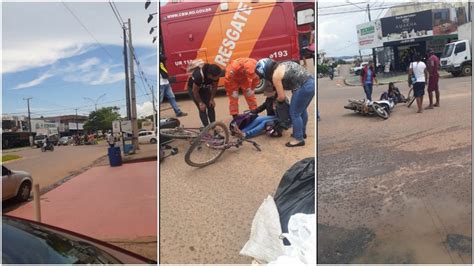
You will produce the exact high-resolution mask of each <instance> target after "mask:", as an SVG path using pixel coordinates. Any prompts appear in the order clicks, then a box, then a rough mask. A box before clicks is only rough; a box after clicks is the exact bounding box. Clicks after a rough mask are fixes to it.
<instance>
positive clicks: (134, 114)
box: [128, 19, 140, 152]
mask: <svg viewBox="0 0 474 266" xmlns="http://www.w3.org/2000/svg"><path fill="white" fill-rule="evenodd" d="M128 49H129V52H130V58H131V59H132V60H130V87H131V91H130V96H131V108H130V109H131V115H132V116H131V122H132V135H133V137H132V145H133V151H134V152H135V151H136V150H139V149H140V147H138V121H137V99H136V95H135V70H134V68H133V58H134V57H135V55H134V53H133V44H132V23H131V22H130V19H128Z"/></svg>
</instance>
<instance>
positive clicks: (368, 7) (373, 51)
mask: <svg viewBox="0 0 474 266" xmlns="http://www.w3.org/2000/svg"><path fill="white" fill-rule="evenodd" d="M367 14H368V15H369V21H372V19H371V17H370V4H367ZM372 60H373V61H374V68H375V69H374V71H375V72H377V56H376V54H375V48H372Z"/></svg>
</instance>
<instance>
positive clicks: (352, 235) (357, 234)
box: [318, 224, 375, 264]
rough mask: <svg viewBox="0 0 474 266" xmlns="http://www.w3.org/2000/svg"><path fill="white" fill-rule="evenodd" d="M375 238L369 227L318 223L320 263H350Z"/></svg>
mask: <svg viewBox="0 0 474 266" xmlns="http://www.w3.org/2000/svg"><path fill="white" fill-rule="evenodd" d="M374 238H375V233H374V232H373V231H372V230H369V229H367V228H356V229H352V230H348V229H345V228H340V227H335V226H329V225H324V224H318V263H322V264H336V263H344V264H346V263H350V262H351V261H352V260H353V259H354V258H356V257H358V256H360V255H361V254H362V253H363V252H364V250H365V248H366V247H367V245H368V244H369V243H370V241H372V240H373V239H374Z"/></svg>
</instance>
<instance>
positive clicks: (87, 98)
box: [84, 93, 106, 112]
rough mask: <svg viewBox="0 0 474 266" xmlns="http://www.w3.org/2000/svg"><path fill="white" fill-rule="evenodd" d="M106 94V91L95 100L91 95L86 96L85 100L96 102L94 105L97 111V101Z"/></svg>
mask: <svg viewBox="0 0 474 266" xmlns="http://www.w3.org/2000/svg"><path fill="white" fill-rule="evenodd" d="M105 95H106V93H104V94H102V95H100V96H99V97H98V98H97V99H96V100H95V101H94V100H93V99H91V98H89V97H84V100H89V101H91V102H93V103H94V106H95V111H96V112H97V103H98V102H99V100H100V99H101V98H102V97H104V96H105Z"/></svg>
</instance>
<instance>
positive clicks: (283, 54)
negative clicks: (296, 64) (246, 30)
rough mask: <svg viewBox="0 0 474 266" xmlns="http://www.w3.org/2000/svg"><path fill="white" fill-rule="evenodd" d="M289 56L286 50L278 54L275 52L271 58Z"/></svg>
mask: <svg viewBox="0 0 474 266" xmlns="http://www.w3.org/2000/svg"><path fill="white" fill-rule="evenodd" d="M287 56H288V51H287V50H284V51H278V52H274V53H272V54H271V55H270V58H281V57H287Z"/></svg>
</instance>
